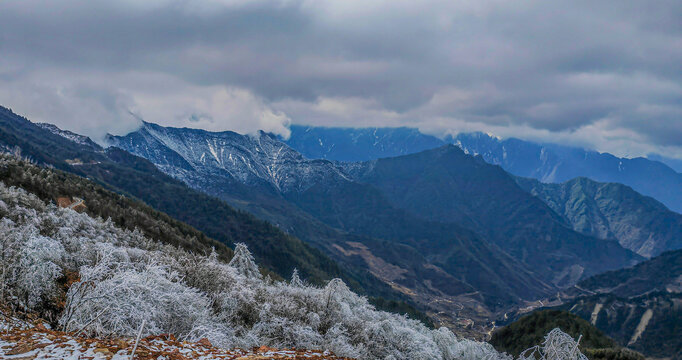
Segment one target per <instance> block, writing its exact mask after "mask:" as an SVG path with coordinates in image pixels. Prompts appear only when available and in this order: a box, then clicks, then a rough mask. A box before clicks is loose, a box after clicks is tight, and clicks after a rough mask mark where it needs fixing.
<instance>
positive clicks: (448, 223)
mask: <svg viewBox="0 0 682 360" xmlns="http://www.w3.org/2000/svg"><path fill="white" fill-rule="evenodd" d="M109 141H110V143H111V144H112V145H113V146H115V147H120V148H122V149H124V150H126V151H129V152H131V153H134V154H136V155H139V156H142V157H145V158H147V159H148V160H149V161H151V162H152V163H154V164H155V165H156V166H157V167H158V168H159V169H161V170H162V171H164V172H165V173H167V174H169V175H171V176H173V177H175V178H176V179H179V180H182V181H183V182H185V183H187V184H188V185H189V186H190V187H192V188H194V189H197V190H201V191H204V192H206V193H208V194H210V195H214V196H216V197H219V198H221V199H223V200H225V201H227V202H229V203H230V204H232V205H233V206H235V207H238V208H240V209H244V210H247V211H249V212H251V213H253V214H254V215H256V216H259V217H261V218H262V219H265V220H267V221H270V222H271V223H273V224H277V226H278V227H280V228H281V229H283V230H286V231H287V232H289V233H291V234H293V235H295V236H297V237H299V238H301V239H304V240H306V241H308V242H309V243H310V244H313V245H315V246H317V247H318V248H320V249H321V250H323V251H325V252H326V253H327V254H328V255H329V256H331V257H332V258H333V259H335V260H336V261H338V262H340V263H341V264H345V265H347V266H349V267H354V268H362V269H367V270H368V271H369V272H371V273H372V274H373V275H374V276H376V277H377V278H379V279H381V280H382V281H384V283H385V284H387V285H389V286H391V287H392V288H393V289H395V290H397V291H399V292H402V293H403V294H405V295H406V296H408V297H409V298H410V299H411V300H412V301H413V302H414V303H416V304H417V305H419V306H420V307H421V308H422V309H424V310H425V311H427V312H428V313H429V314H430V315H432V316H434V317H435V318H436V319H437V320H439V321H442V322H443V323H446V324H449V325H450V326H452V327H453V328H455V329H459V330H458V331H462V332H464V333H471V332H472V330H473V333H478V334H481V333H484V332H486V331H487V329H486V328H487V327H488V324H489V321H490V320H492V319H493V318H494V317H495V316H496V313H497V312H504V311H506V309H509V308H510V307H512V306H515V305H518V304H523V303H525V301H530V300H535V299H538V298H543V297H546V296H548V295H549V294H551V293H555V292H556V290H557V288H558V287H561V286H568V285H571V284H573V283H574V282H575V281H577V280H578V279H579V278H581V277H582V276H587V275H590V274H594V273H597V272H600V271H604V270H608V269H614V268H618V267H622V266H628V265H631V264H633V263H634V262H635V261H637V259H639V257H638V256H636V255H634V254H632V253H630V252H629V251H626V250H624V249H622V248H621V247H620V245H618V244H617V243H616V242H614V241H600V240H597V239H594V238H589V237H587V236H584V235H581V234H578V233H576V232H574V231H572V230H571V229H570V228H568V227H567V225H566V224H565V223H564V222H563V220H562V219H561V218H560V217H559V216H558V215H556V214H555V213H554V212H553V211H552V210H551V209H549V208H548V207H547V206H546V205H545V204H544V203H542V202H541V201H539V200H537V199H536V198H534V197H533V196H531V195H530V194H528V193H527V192H526V191H524V190H522V189H521V188H519V187H518V185H516V184H515V183H514V181H513V179H512V178H511V177H510V176H509V175H508V174H506V173H505V172H504V171H502V170H501V169H499V168H497V167H495V166H490V165H488V164H486V163H485V162H483V161H481V160H480V159H475V158H474V157H471V156H468V155H465V154H464V153H462V151H461V150H458V149H457V148H455V147H453V146H450V147H446V148H440V149H437V150H430V151H426V152H423V153H420V154H416V155H408V156H401V157H397V158H393V159H385V160H379V161H377V162H367V163H335V162H330V161H326V160H309V159H306V158H305V157H304V156H303V155H302V154H300V153H298V152H297V151H295V150H293V149H291V148H290V147H289V146H287V145H286V144H285V143H283V142H281V141H279V140H278V139H277V138H276V137H274V136H272V135H270V134H265V133H262V132H261V133H257V134H251V135H239V134H237V133H234V132H229V131H226V132H209V131H204V130H199V129H187V128H172V127H162V126H159V125H155V124H151V123H144V124H143V126H142V127H141V128H140V129H139V130H137V131H135V132H132V133H130V134H128V135H126V136H118V137H115V136H111V137H110V138H109ZM387 163H394V164H396V165H395V166H393V167H391V168H390V170H391V171H393V170H395V172H393V173H391V172H390V171H387V172H386V174H385V176H384V174H383V173H381V174H380V173H371V172H372V171H373V170H375V169H384V168H383V166H384V164H387ZM424 164H426V166H428V169H422V168H419V166H422V165H424ZM375 166H376V167H375ZM382 171H383V170H382ZM400 171H402V173H400ZM370 173H371V174H370ZM420 173H425V174H429V175H427V176H426V177H425V178H424V179H423V181H422V179H417V180H415V182H414V186H404V185H405V184H408V185H409V184H412V183H411V181H412V180H413V179H410V180H409V181H408V180H405V181H404V182H403V183H401V184H399V185H400V186H404V187H395V188H391V189H395V190H396V192H395V193H391V192H390V191H388V190H387V187H389V188H390V187H391V186H392V185H389V186H384V185H385V184H383V183H382V181H383V180H387V179H399V178H401V176H403V174H407V175H409V174H420ZM453 174H456V175H457V176H460V174H468V175H466V176H464V175H461V176H460V178H457V177H452V175H453ZM365 175H377V178H376V179H377V182H373V179H369V180H368V178H367V177H365ZM382 176H383V177H382ZM431 180H434V181H431ZM443 183H449V184H450V185H447V186H444V185H443ZM472 184H473V185H475V184H479V185H478V187H476V188H471V187H470V185H472ZM500 185H501V186H500ZM497 188H499V189H500V191H499V192H495V193H494V194H492V193H487V191H486V189H497ZM391 191H392V190H391ZM420 191H421V193H420ZM496 191H497V190H496ZM408 202H409V204H407V203H408ZM448 206H462V207H461V208H459V209H452V208H447V207H448ZM465 207H466V208H465ZM432 210H437V211H442V214H441V216H431V214H430V213H428V212H429V211H432ZM496 219H499V221H498V220H496ZM524 224H525V225H524ZM527 224H532V226H528V225H527ZM489 229H496V232H491V231H489ZM547 234H550V235H549V239H551V241H538V240H539V239H545V238H546V237H547ZM543 246H544V248H543ZM524 252H526V253H525V254H524ZM548 254H549V255H550V256H549V257H548V256H547V255H548ZM555 260H558V261H555ZM576 263H577V265H576ZM455 303H456V304H461V305H452V304H455ZM472 320H473V323H474V324H476V325H475V326H474V328H473V329H472V328H471V325H470V324H471V323H472Z"/></svg>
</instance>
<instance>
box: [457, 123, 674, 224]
mask: <svg viewBox="0 0 682 360" xmlns="http://www.w3.org/2000/svg"><path fill="white" fill-rule="evenodd" d="M451 141H452V142H453V143H455V144H456V145H457V146H459V147H461V148H462V149H463V150H464V151H466V152H467V153H469V154H478V155H481V156H482V157H483V158H484V159H485V161H487V162H488V163H491V164H495V165H500V166H501V167H502V168H503V169H505V170H506V171H508V172H509V173H511V174H514V175H516V176H521V177H526V178H534V179H538V180H540V181H542V182H545V183H560V182H564V181H568V180H571V179H574V178H577V177H587V178H590V179H592V180H595V181H599V182H614V183H621V184H624V185H627V186H630V187H631V188H633V189H634V190H635V191H637V192H638V193H640V194H643V195H646V196H651V197H653V198H655V199H656V200H658V201H660V202H661V203H663V204H665V206H667V207H668V208H669V209H671V210H673V211H676V212H682V191H680V189H682V174H680V173H678V172H675V171H674V170H673V169H671V168H670V167H668V166H667V165H665V164H663V163H661V162H658V161H652V160H649V159H646V158H642V157H638V158H632V159H628V158H619V157H616V156H614V155H611V154H609V153H599V152H597V151H590V150H585V149H580V148H575V147H569V146H562V145H556V144H539V143H533V142H530V141H524V140H519V139H515V138H510V139H504V140H501V139H498V138H496V137H492V136H489V135H486V134H482V133H472V134H459V135H457V136H455V137H454V138H452V139H451Z"/></svg>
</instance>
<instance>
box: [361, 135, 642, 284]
mask: <svg viewBox="0 0 682 360" xmlns="http://www.w3.org/2000/svg"><path fill="white" fill-rule="evenodd" d="M348 168H349V170H348V171H349V173H351V174H353V175H352V176H353V177H354V178H355V179H357V181H359V182H361V183H367V184H371V185H373V186H374V187H375V188H377V189H379V190H380V191H381V193H382V194H384V195H385V196H386V197H387V198H388V199H389V200H390V201H391V203H392V204H394V205H396V206H397V207H399V208H401V209H404V210H405V211H408V212H409V213H412V214H415V215H418V216H420V217H422V218H425V219H429V220H432V221H439V222H457V223H460V224H463V226H466V227H469V228H471V229H472V230H474V231H477V232H478V233H479V234H481V235H482V236H483V237H484V238H486V239H488V240H489V241H491V242H492V243H494V244H495V245H497V246H498V247H499V248H501V249H502V250H504V251H505V252H506V253H508V254H509V255H511V256H512V257H514V258H516V259H519V260H520V261H522V262H523V263H524V264H525V265H527V266H528V267H529V268H530V269H532V270H533V271H536V272H537V274H538V276H539V277H540V278H541V279H542V280H543V281H545V282H547V283H550V284H553V285H555V286H565V285H571V284H572V283H574V282H575V281H577V280H578V279H580V278H581V277H584V276H589V275H591V274H596V273H599V272H602V271H606V270H608V269H615V268H620V267H623V266H627V265H628V264H634V262H636V261H637V260H638V258H639V257H638V256H637V255H634V254H632V253H631V252H630V251H627V250H624V249H623V248H621V247H620V245H618V244H617V243H616V242H614V241H598V240H596V239H595V238H590V237H586V236H584V235H581V234H578V233H576V232H574V231H572V230H571V229H569V228H567V227H566V226H565V225H564V224H563V222H562V221H561V219H560V218H559V217H558V215H557V214H556V213H555V212H554V211H552V210H551V209H550V208H549V207H547V205H545V204H544V203H543V202H541V201H540V200H538V199H537V198H535V197H533V196H531V195H530V194H528V193H527V192H525V191H524V190H523V189H521V188H520V187H519V186H518V185H517V184H516V183H515V181H514V180H513V178H512V177H511V176H509V174H507V173H506V172H504V171H503V170H502V169H501V168H499V167H497V166H492V165H489V164H487V163H485V162H484V161H483V160H482V159H480V158H475V157H472V156H469V155H466V154H464V153H463V152H462V150H460V149H458V148H457V147H454V146H452V145H448V146H444V147H441V148H438V149H434V150H428V151H424V152H421V153H418V154H412V155H407V156H401V157H396V158H388V159H379V160H376V161H371V162H365V163H361V164H358V165H348ZM540 239H542V241H540ZM607 254H608V255H607Z"/></svg>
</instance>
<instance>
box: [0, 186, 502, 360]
mask: <svg viewBox="0 0 682 360" xmlns="http://www.w3.org/2000/svg"><path fill="white" fill-rule="evenodd" d="M0 208H1V209H2V211H3V218H2V221H1V222H0V234H1V235H2V236H0V245H1V248H2V249H3V257H2V258H0V266H1V267H2V269H4V271H3V275H4V276H3V277H2V281H1V282H0V297H1V298H0V304H2V308H1V309H2V313H3V314H5V315H8V316H7V317H5V316H3V318H2V326H3V335H5V336H8V334H9V333H10V331H12V332H14V331H20V330H21V329H26V328H27V323H26V321H27V320H31V319H40V318H42V319H44V320H42V321H38V322H37V324H36V325H35V328H34V329H35V330H37V331H34V332H32V336H46V333H49V332H48V331H47V330H46V328H47V327H49V328H51V329H58V330H59V331H60V332H53V333H52V334H51V336H52V338H51V339H50V341H54V340H56V338H57V337H59V338H62V337H69V336H71V337H77V336H78V335H79V334H81V335H85V336H86V337H92V338H108V339H117V338H118V339H121V340H122V341H123V343H122V342H121V341H115V342H111V343H109V341H107V342H106V343H108V344H109V345H105V344H102V345H100V346H109V347H116V348H118V349H119V350H120V349H122V348H126V347H129V346H130V345H129V344H130V342H131V340H130V339H131V338H134V337H136V336H137V334H141V335H142V337H153V336H161V335H162V334H166V335H163V336H165V337H166V339H168V338H171V337H172V338H177V339H179V340H180V341H181V342H183V341H186V342H188V343H196V342H198V343H200V344H211V345H212V346H215V347H218V348H221V349H235V348H241V349H250V348H259V347H261V346H265V347H273V348H308V349H324V350H327V351H330V352H333V353H335V354H337V355H339V356H344V357H351V358H362V359H383V358H385V357H387V356H389V355H392V356H393V357H395V358H400V359H411V358H433V359H455V358H460V357H461V356H457V355H455V354H460V355H464V357H465V358H472V355H471V354H476V353H483V354H486V355H487V356H489V357H491V358H494V359H498V358H503V356H502V355H501V354H498V353H497V352H495V351H494V350H493V349H492V347H491V346H490V345H488V344H485V343H478V342H473V341H470V340H466V339H461V338H457V337H456V336H455V335H454V334H452V333H451V332H450V331H449V330H447V329H445V328H440V329H437V330H430V329H428V328H426V327H425V326H424V325H422V324H421V323H420V322H419V321H416V320H410V319H408V318H407V317H404V316H401V315H397V314H391V313H386V312H382V311H378V310H376V309H375V308H374V307H373V306H372V305H370V304H369V303H368V301H367V299H366V298H364V297H360V296H358V295H356V294H354V293H353V292H352V291H350V289H349V288H348V287H347V286H346V285H345V283H344V282H343V281H342V280H340V279H333V280H331V281H329V282H327V284H326V285H325V286H323V287H317V286H314V285H310V284H308V283H307V282H305V280H302V279H301V278H300V277H299V276H298V273H297V272H296V271H294V272H293V274H292V276H291V280H290V281H288V282H285V281H275V280H272V279H270V278H268V277H263V275H262V274H261V273H260V272H259V271H258V267H257V265H256V263H255V262H254V261H253V256H252V255H251V253H250V252H249V250H248V248H247V247H246V246H245V245H244V244H238V245H237V247H236V250H235V253H234V256H233V257H232V259H231V260H230V262H229V263H228V262H225V261H222V260H221V259H219V258H218V257H217V256H215V255H214V254H209V255H201V254H193V253H190V252H188V251H185V250H183V249H181V248H177V247H175V246H171V245H168V244H163V243H159V242H157V241H155V240H153V239H150V238H147V237H145V236H144V235H143V234H142V233H141V232H139V231H137V230H135V231H130V230H127V229H123V228H120V227H118V226H116V225H115V224H113V223H112V222H111V221H105V220H102V219H100V218H92V217H90V216H89V215H87V214H84V213H78V212H76V211H74V210H72V209H69V208H60V207H58V206H56V205H54V204H50V203H46V202H44V201H42V200H40V199H39V198H38V197H37V196H35V195H33V194H31V193H28V192H26V191H25V190H24V189H21V188H16V187H7V186H6V185H5V184H4V183H0ZM16 314H18V315H16ZM15 316H20V318H13V317H15ZM43 321H44V322H46V324H47V325H39V324H42V323H43ZM29 324H30V323H29ZM29 327H30V326H29ZM41 334H42V335H41ZM169 334H170V335H169ZM0 341H2V346H3V347H5V346H6V344H7V343H6V342H7V341H16V340H13V338H12V337H3V338H1V339H0ZM92 343H93V341H92V340H90V341H87V342H86V346H89V345H90V344H92ZM9 344H10V346H13V348H12V349H11V351H12V352H14V353H15V354H22V353H24V352H27V351H33V350H34V349H35V348H32V349H26V346H30V344H28V343H27V342H24V343H23V344H17V343H11V342H10V343H9ZM121 344H126V345H121ZM19 345H21V346H24V348H21V349H25V350H21V349H17V348H20V346H19ZM48 345H49V343H46V346H48ZM65 345H69V346H74V341H70V344H65ZM176 345H177V344H176ZM183 346H184V345H183ZM62 348H63V347H62ZM107 349H108V348H107ZM55 350H56V348H55ZM5 351H6V349H2V350H0V352H1V353H4V352H5ZM85 351H87V349H85ZM93 351H94V350H93ZM109 351H111V350H109ZM117 351H118V350H117Z"/></svg>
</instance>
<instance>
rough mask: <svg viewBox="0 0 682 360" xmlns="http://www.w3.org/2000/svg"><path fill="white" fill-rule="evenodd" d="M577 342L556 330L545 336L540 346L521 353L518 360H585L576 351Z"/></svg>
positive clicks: (583, 356) (585, 359) (585, 358)
mask: <svg viewBox="0 0 682 360" xmlns="http://www.w3.org/2000/svg"><path fill="white" fill-rule="evenodd" d="M579 341H580V339H578V341H576V340H574V339H573V338H572V337H571V336H570V335H568V334H566V333H565V332H563V331H561V330H560V329H558V328H555V329H553V330H552V331H550V332H549V333H548V334H547V335H545V341H544V342H543V343H542V345H537V346H534V347H532V348H529V349H527V350H525V351H524V352H522V353H521V355H520V356H519V360H587V357H586V356H585V355H583V354H582V353H581V352H580V350H578V345H579V344H578V342H579Z"/></svg>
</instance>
